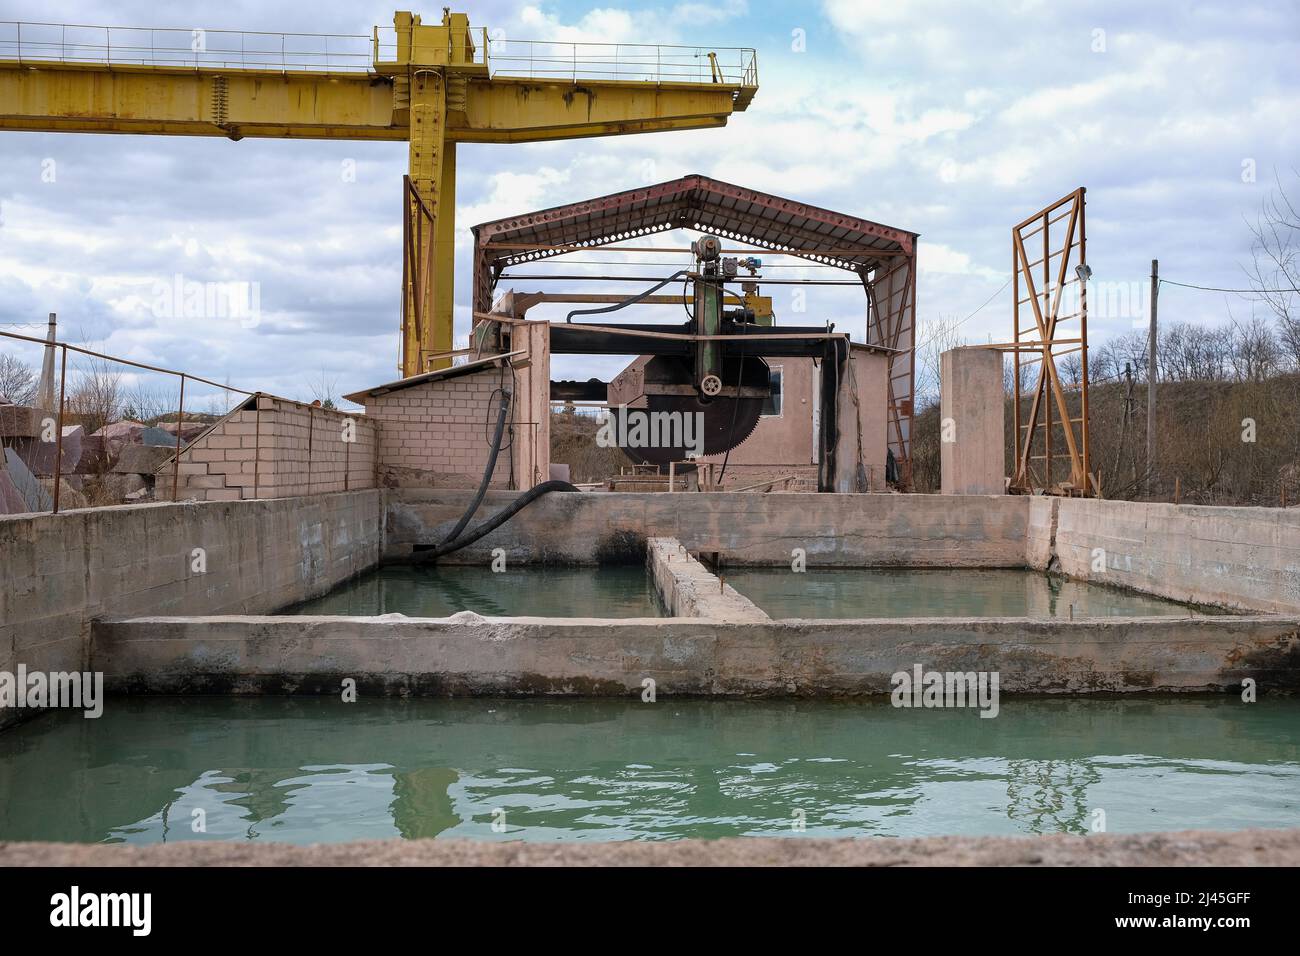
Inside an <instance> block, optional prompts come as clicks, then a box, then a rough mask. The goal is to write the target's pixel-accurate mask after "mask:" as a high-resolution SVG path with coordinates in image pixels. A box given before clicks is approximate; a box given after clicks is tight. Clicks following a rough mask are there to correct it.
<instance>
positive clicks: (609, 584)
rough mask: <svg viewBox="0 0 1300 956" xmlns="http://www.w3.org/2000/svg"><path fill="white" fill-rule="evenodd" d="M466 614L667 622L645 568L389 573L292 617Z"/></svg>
mask: <svg viewBox="0 0 1300 956" xmlns="http://www.w3.org/2000/svg"><path fill="white" fill-rule="evenodd" d="M460 611H474V612H476V613H478V614H482V615H485V616H487V617H613V618H620V617H660V616H662V609H661V608H660V606H659V603H658V599H657V597H656V595H655V593H654V588H653V586H651V584H650V581H649V578H648V577H647V576H646V572H645V568H643V567H641V566H639V565H637V566H626V567H623V566H618V565H608V566H602V567H599V568H550V567H536V568H529V569H527V570H514V571H509V570H508V571H503V572H500V573H494V572H492V571H491V570H489V569H488V568H486V567H458V566H455V565H438V566H436V567H429V568H421V567H412V566H407V565H384V566H381V567H379V568H375V569H374V570H371V571H368V572H366V573H365V574H362V575H360V576H359V577H357V578H354V579H353V580H351V581H346V582H344V583H343V584H340V585H339V586H338V587H337V588H335V589H334V590H333V591H331V592H330V593H329V594H326V595H324V596H323V597H319V598H316V599H314V600H311V601H307V602H305V603H303V604H299V605H296V606H295V607H292V608H290V609H289V610H288V611H286V612H285V613H290V614H335V615H346V616H353V617H355V616H371V615H377V614H405V615H406V616H407V617H448V616H449V615H452V614H456V613H458V612H460Z"/></svg>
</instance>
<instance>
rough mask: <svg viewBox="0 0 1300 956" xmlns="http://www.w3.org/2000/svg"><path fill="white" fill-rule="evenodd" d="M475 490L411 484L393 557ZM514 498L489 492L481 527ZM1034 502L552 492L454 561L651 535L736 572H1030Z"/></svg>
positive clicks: (640, 543)
mask: <svg viewBox="0 0 1300 956" xmlns="http://www.w3.org/2000/svg"><path fill="white" fill-rule="evenodd" d="M471 497H472V494H471V493H470V492H464V491H429V490H417V489H413V488H403V489H400V490H395V491H392V492H390V493H389V494H388V496H387V497H386V499H385V500H386V502H387V515H386V537H385V542H386V551H387V554H388V555H389V556H391V557H401V556H402V555H405V554H409V553H410V551H411V546H412V545H413V544H416V543H433V542H434V541H436V540H440V539H441V534H440V532H441V533H445V532H446V531H449V530H450V528H451V525H452V524H454V523H455V521H456V519H458V518H459V517H460V515H461V514H462V513H463V512H464V510H465V507H466V505H468V503H469V501H470V498H471ZM514 498H515V495H514V493H498V492H489V493H488V495H487V497H486V499H485V500H484V503H483V506H482V508H481V509H480V511H479V516H478V517H476V518H475V521H474V523H477V522H478V521H481V520H483V518H486V517H487V516H489V515H491V514H494V513H495V512H497V511H498V510H500V509H501V508H503V507H505V506H506V505H507V504H508V503H509V502H511V501H513V500H514ZM1028 516H1029V499H1028V498H1025V497H1023V496H1011V495H1000V496H997V497H951V498H940V497H938V496H933V495H804V494H790V495H758V494H743V495H737V494H729V493H726V492H718V493H712V494H709V493H705V494H701V493H698V492H683V493H675V494H650V493H647V494H637V493H627V494H623V493H620V494H602V493H584V494H573V493H558V494H550V495H546V496H545V497H543V498H541V499H540V500H538V501H536V502H534V503H532V504H531V505H529V506H528V507H526V508H525V509H524V510H523V511H521V512H519V514H518V515H516V516H515V517H514V518H512V519H511V520H510V521H509V522H508V523H507V524H505V525H504V526H502V527H501V528H499V529H497V530H496V531H494V532H492V533H491V534H490V535H487V536H486V537H484V538H482V539H481V540H480V541H478V542H476V543H475V544H472V545H470V546H469V547H467V548H465V549H464V550H462V551H458V552H456V553H454V554H452V555H450V556H449V557H448V558H447V559H445V560H447V561H448V562H451V563H465V564H476V563H486V562H487V561H488V560H489V558H490V555H491V551H492V549H493V548H498V547H500V548H505V549H506V551H507V554H508V555H509V559H510V561H511V562H529V561H532V562H539V563H540V562H556V563H575V564H596V563H601V562H605V561H625V562H629V563H639V562H641V561H643V560H644V558H645V539H646V538H649V537H667V538H676V539H677V540H679V541H680V542H682V544H684V545H685V546H686V547H687V548H689V549H690V550H691V551H696V552H699V551H707V552H712V551H718V552H721V553H722V555H723V559H724V565H725V564H732V565H743V564H754V565H772V564H785V565H788V564H789V563H790V560H791V551H792V549H794V548H803V549H804V550H805V551H806V552H807V558H808V567H810V568H817V567H866V566H873V565H876V566H896V567H984V568H1009V567H1024V564H1025V536H1026V531H1027V520H1028Z"/></svg>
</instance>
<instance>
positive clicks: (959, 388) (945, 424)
mask: <svg viewBox="0 0 1300 956" xmlns="http://www.w3.org/2000/svg"><path fill="white" fill-rule="evenodd" d="M1004 409H1005V396H1004V394H1003V390H1002V353H1001V352H999V351H997V350H996V349H981V348H960V349H951V350H949V351H947V352H944V353H943V354H942V355H941V356H939V473H940V490H941V491H942V492H943V494H945V495H1000V494H1002V493H1003V492H1004V491H1005V481H1004V478H1005V475H1006V465H1005V454H1006V452H1005V441H1006V439H1005V437H1004V434H1003V429H1004V428H1005V424H1004V423H1005V412H1004Z"/></svg>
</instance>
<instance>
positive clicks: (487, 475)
mask: <svg viewBox="0 0 1300 956" xmlns="http://www.w3.org/2000/svg"><path fill="white" fill-rule="evenodd" d="M508 411H510V393H509V392H507V391H505V390H504V389H503V390H501V403H500V405H499V406H498V408H497V427H496V431H495V432H494V433H493V435H492V444H491V449H490V450H489V452H488V460H487V467H486V468H484V469H483V480H482V481H480V482H479V485H478V493H477V494H476V495H474V500H473V501H471V502H470V504H469V507H468V508H466V509H465V513H464V514H463V515H461V516H460V520H459V521H457V522H456V527H454V528H452V529H451V534H449V535H447V537H445V538H443V539H442V541H441V542H440V543H439V544H438V547H439V548H443V547H446V546H447V545H449V544H451V543H452V542H453V541H455V540H456V535H458V534H460V533H461V532H462V531H464V530H465V525H467V524H469V520H470V519H471V518H473V517H474V512H476V511H478V508H479V505H481V504H482V503H483V496H484V495H486V494H487V490H488V485H490V484H491V483H492V472H494V471H496V468H497V455H498V454H500V452H501V436H502V435H503V434H504V433H505V430H506V413H507V412H508Z"/></svg>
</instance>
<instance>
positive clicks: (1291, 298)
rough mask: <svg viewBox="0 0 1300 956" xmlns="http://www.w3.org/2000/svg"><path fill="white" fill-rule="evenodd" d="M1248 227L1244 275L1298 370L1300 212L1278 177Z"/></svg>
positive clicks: (1299, 362) (1283, 349) (1290, 363)
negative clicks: (1247, 263) (1249, 259)
mask: <svg viewBox="0 0 1300 956" xmlns="http://www.w3.org/2000/svg"><path fill="white" fill-rule="evenodd" d="M1297 176H1298V177H1300V173H1297ZM1250 231H1251V233H1252V235H1253V236H1254V241H1253V242H1252V243H1251V254H1252V260H1253V261H1252V263H1251V265H1250V267H1248V268H1247V270H1246V272H1247V276H1248V277H1249V279H1250V284H1251V287H1252V288H1253V289H1254V290H1255V295H1256V297H1257V298H1258V299H1259V300H1260V301H1262V302H1264V303H1265V304H1266V305H1267V306H1268V308H1269V310H1270V311H1271V312H1272V313H1273V316H1274V318H1275V319H1276V320H1277V326H1278V343H1277V344H1278V346H1279V348H1280V349H1281V350H1282V351H1284V353H1285V358H1284V361H1285V362H1286V364H1287V365H1288V366H1289V367H1290V368H1292V369H1298V370H1300V212H1297V210H1296V203H1295V201H1293V199H1292V198H1291V196H1289V195H1287V191H1286V187H1284V186H1283V184H1282V180H1281V179H1280V178H1279V179H1278V181H1277V186H1276V187H1275V188H1274V189H1273V190H1272V191H1271V192H1270V193H1269V195H1268V197H1267V198H1266V199H1265V200H1264V203H1263V206H1262V208H1261V210H1260V214H1259V216H1258V218H1257V219H1256V220H1255V222H1254V223H1253V224H1252V225H1251V227H1250Z"/></svg>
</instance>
